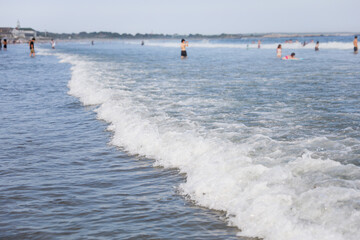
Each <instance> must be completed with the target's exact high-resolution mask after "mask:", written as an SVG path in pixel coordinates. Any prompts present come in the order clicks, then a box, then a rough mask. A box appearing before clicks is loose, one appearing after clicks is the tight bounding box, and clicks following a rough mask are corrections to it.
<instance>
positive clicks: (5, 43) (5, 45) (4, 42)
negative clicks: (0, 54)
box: [3, 39, 7, 51]
mask: <svg viewBox="0 0 360 240" xmlns="http://www.w3.org/2000/svg"><path fill="white" fill-rule="evenodd" d="M3 44H4V51H6V50H7V40H6V39H4V41H3Z"/></svg>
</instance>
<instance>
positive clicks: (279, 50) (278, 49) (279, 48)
mask: <svg viewBox="0 0 360 240" xmlns="http://www.w3.org/2000/svg"><path fill="white" fill-rule="evenodd" d="M276 56H277V57H278V58H281V44H279V45H278V47H277V49H276Z"/></svg>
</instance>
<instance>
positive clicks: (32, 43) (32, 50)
mask: <svg viewBox="0 0 360 240" xmlns="http://www.w3.org/2000/svg"><path fill="white" fill-rule="evenodd" d="M34 42H35V38H32V39H30V41H29V47H30V57H31V55H32V57H35V46H34Z"/></svg>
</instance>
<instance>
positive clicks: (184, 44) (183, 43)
mask: <svg viewBox="0 0 360 240" xmlns="http://www.w3.org/2000/svg"><path fill="white" fill-rule="evenodd" d="M188 46H189V42H188V41H185V39H181V44H180V47H181V59H184V58H187V53H186V47H188Z"/></svg>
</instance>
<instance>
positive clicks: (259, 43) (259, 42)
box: [258, 40, 261, 48]
mask: <svg viewBox="0 0 360 240" xmlns="http://www.w3.org/2000/svg"><path fill="white" fill-rule="evenodd" d="M260 45H261V41H260V40H258V48H260Z"/></svg>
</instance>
